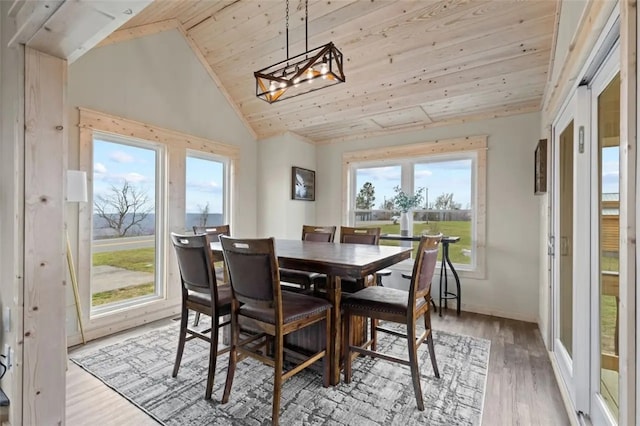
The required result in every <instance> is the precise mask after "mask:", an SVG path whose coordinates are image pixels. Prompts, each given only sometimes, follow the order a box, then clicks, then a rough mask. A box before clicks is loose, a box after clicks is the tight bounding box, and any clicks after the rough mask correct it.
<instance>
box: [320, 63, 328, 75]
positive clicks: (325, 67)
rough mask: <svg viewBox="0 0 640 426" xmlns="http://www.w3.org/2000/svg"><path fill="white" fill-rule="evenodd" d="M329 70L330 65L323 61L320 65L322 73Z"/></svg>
mask: <svg viewBox="0 0 640 426" xmlns="http://www.w3.org/2000/svg"><path fill="white" fill-rule="evenodd" d="M328 72H329V67H328V66H327V63H326V62H323V63H322V66H321V67H320V74H322V75H325V74H326V73H328Z"/></svg>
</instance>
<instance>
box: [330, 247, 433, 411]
mask: <svg viewBox="0 0 640 426" xmlns="http://www.w3.org/2000/svg"><path fill="white" fill-rule="evenodd" d="M441 239H442V235H435V236H429V235H426V236H423V237H422V238H421V240H420V245H419V246H418V253H417V255H416V259H415V262H414V265H413V275H412V279H411V284H410V287H409V291H404V290H398V289H394V288H389V287H378V286H374V287H366V288H364V289H362V290H360V291H358V292H356V293H354V294H352V295H350V296H349V297H348V298H345V299H343V301H342V309H343V312H344V313H343V318H344V322H345V330H346V333H345V336H344V345H345V350H344V352H343V357H344V358H343V363H344V381H345V382H346V383H350V382H351V362H352V360H353V355H354V354H356V353H360V354H364V355H369V356H372V357H379V358H382V359H385V360H387V361H392V362H397V363H400V364H403V365H408V366H409V367H410V369H411V378H412V381H413V390H414V392H415V396H416V402H417V404H418V410H420V411H424V402H423V400H422V388H421V386H420V368H419V365H418V346H420V345H421V344H422V343H423V342H425V341H426V342H427V346H428V348H429V355H430V357H431V366H432V367H433V372H434V374H435V376H436V377H437V378H440V372H439V371H438V365H437V363H436V354H435V352H434V347H433V336H432V333H431V309H430V307H431V305H430V304H429V301H430V299H431V280H432V278H433V274H434V271H435V267H436V261H437V259H438V244H440V240H441ZM354 316H359V317H365V318H370V319H371V320H372V322H373V321H374V320H383V321H390V322H395V323H400V324H404V325H405V326H406V334H403V333H399V332H397V331H395V330H390V329H387V328H383V327H375V328H373V329H372V333H374V336H372V340H374V341H375V340H376V336H375V333H376V332H377V331H382V332H386V333H389V334H392V335H395V336H401V337H406V338H407V341H408V344H409V359H408V360H407V359H403V358H398V357H395V356H391V355H388V354H383V353H380V352H378V351H376V350H375V349H367V348H366V344H365V345H363V346H357V345H353V344H351V343H350V342H352V336H351V334H352V329H351V321H352V319H353V317H354ZM420 317H423V319H424V328H425V330H424V332H423V333H422V335H421V336H420V337H418V338H417V339H416V321H417V320H418V319H419V318H420Z"/></svg>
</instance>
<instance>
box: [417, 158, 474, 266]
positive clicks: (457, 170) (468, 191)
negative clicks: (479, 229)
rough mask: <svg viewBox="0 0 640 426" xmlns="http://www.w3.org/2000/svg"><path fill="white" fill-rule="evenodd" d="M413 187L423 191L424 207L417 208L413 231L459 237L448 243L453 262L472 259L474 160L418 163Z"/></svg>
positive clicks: (466, 262) (463, 262)
mask: <svg viewBox="0 0 640 426" xmlns="http://www.w3.org/2000/svg"><path fill="white" fill-rule="evenodd" d="M414 188H415V190H416V191H417V190H418V189H421V188H422V189H423V190H424V195H425V206H426V207H424V208H422V209H416V210H415V213H414V219H413V234H414V235H420V234H438V233H442V234H443V235H445V236H459V237H460V241H459V242H458V243H456V244H451V245H450V246H449V258H450V259H451V261H452V262H453V263H457V264H467V265H468V264H472V263H473V262H472V260H473V244H472V242H473V239H472V236H473V211H472V201H471V200H472V193H473V161H472V160H471V159H470V158H464V159H456V160H446V161H429V162H421V163H418V164H415V166H414Z"/></svg>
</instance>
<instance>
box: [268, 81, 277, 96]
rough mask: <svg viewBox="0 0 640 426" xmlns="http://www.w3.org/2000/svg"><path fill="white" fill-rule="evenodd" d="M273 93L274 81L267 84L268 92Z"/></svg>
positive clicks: (274, 88) (274, 89)
mask: <svg viewBox="0 0 640 426" xmlns="http://www.w3.org/2000/svg"><path fill="white" fill-rule="evenodd" d="M275 91H276V83H275V82H274V81H272V82H271V83H270V84H269V92H271V93H273V92H275Z"/></svg>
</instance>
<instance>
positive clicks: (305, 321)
mask: <svg viewBox="0 0 640 426" xmlns="http://www.w3.org/2000/svg"><path fill="white" fill-rule="evenodd" d="M220 242H221V244H222V251H223V254H224V259H225V262H226V265H227V268H228V271H229V279H230V282H231V288H232V297H233V299H232V305H231V331H232V335H231V353H230V354H229V369H228V370H227V381H226V384H225V387H224V395H223V397H222V403H223V404H224V403H226V402H228V401H229V395H230V393H231V386H232V384H233V376H234V374H235V371H236V364H237V363H238V361H241V360H242V359H244V358H246V357H252V358H255V359H257V360H259V361H261V362H263V363H265V364H267V365H270V366H272V367H273V368H274V379H273V407H272V416H271V422H272V424H274V425H277V424H278V419H279V413H280V396H281V393H282V383H283V382H284V381H285V380H286V379H288V378H290V377H291V376H293V375H294V374H297V373H298V372H300V371H302V370H303V369H304V368H306V367H309V366H310V365H311V364H313V363H314V362H316V361H318V360H321V359H322V360H323V386H325V387H327V386H329V351H328V349H327V348H329V342H330V335H331V333H330V318H331V304H329V302H327V301H326V300H324V299H320V298H316V297H313V296H308V295H304V294H299V293H295V292H289V291H282V289H281V287H280V276H279V272H278V259H277V258H276V255H275V240H274V239H273V238H266V239H240V238H231V237H226V236H221V237H220ZM240 303H242V305H241V304H240ZM241 320H242V324H243V327H244V326H246V327H247V328H249V329H252V330H257V331H258V333H257V334H254V335H250V336H249V337H246V338H243V340H240V329H239V324H240V321H241ZM321 321H325V325H326V341H325V347H324V348H322V349H320V350H319V351H317V352H316V353H314V354H312V355H305V354H297V356H295V357H292V358H291V360H295V361H299V360H302V361H300V362H299V363H298V364H296V365H295V367H293V368H291V369H289V370H288V371H284V353H285V350H284V338H285V336H286V335H287V334H289V333H291V332H294V331H296V330H299V329H301V328H304V327H307V326H310V325H312V324H316V323H319V322H321ZM271 344H273V350H272V351H271V350H268V349H270V346H271ZM290 352H292V351H290V350H287V353H288V354H289V353H290ZM270 353H273V356H270V355H269V354H270Z"/></svg>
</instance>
